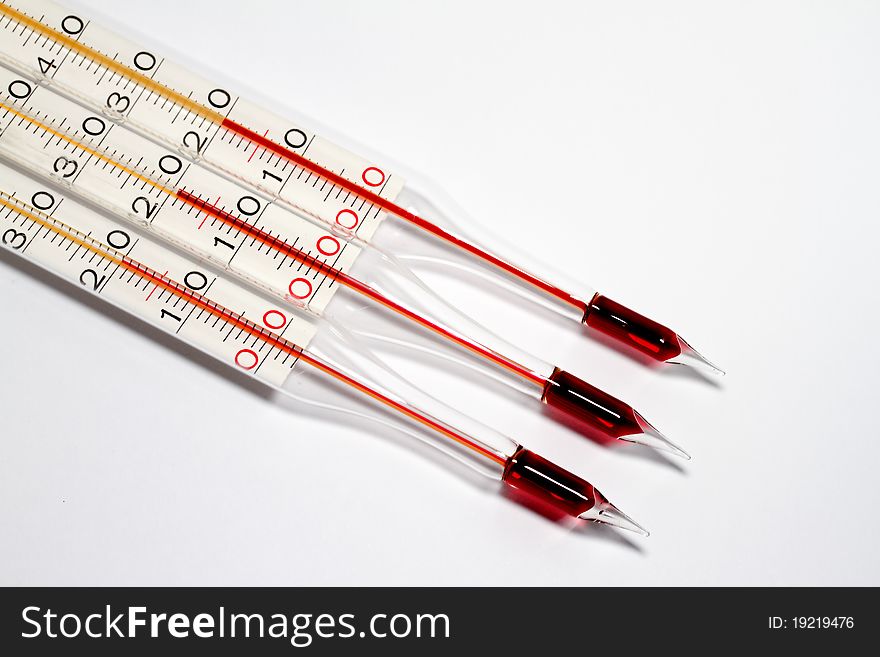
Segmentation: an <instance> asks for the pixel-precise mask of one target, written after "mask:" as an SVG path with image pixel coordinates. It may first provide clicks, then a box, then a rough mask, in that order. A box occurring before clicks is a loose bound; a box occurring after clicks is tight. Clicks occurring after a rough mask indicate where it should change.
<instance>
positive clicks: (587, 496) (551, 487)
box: [502, 447, 648, 536]
mask: <svg viewBox="0 0 880 657" xmlns="http://www.w3.org/2000/svg"><path fill="white" fill-rule="evenodd" d="M502 481H504V483H506V484H507V485H508V486H510V487H512V488H515V489H516V490H517V491H519V492H521V493H523V494H524V495H526V496H528V497H530V498H532V499H534V500H536V501H537V502H539V503H541V504H544V505H546V506H548V507H551V508H553V509H554V510H556V511H560V512H562V513H565V514H567V515H569V516H574V517H575V518H581V519H583V520H592V521H595V522H601V523H605V524H608V525H613V526H615V527H620V528H621V529H628V530H630V531H634V532H637V533H639V534H642V535H644V536H647V535H648V532H647V531H645V529H644V527H642V526H641V525H639V524H638V523H637V522H635V521H634V520H633V519H632V518H630V517H629V516H627V515H626V514H625V513H623V512H622V511H621V510H620V509H618V508H617V507H616V506H614V505H613V504H612V503H611V502H609V501H608V499H607V498H606V497H605V496H604V495H602V493H600V492H599V491H598V490H596V488H595V487H594V486H593V484H591V483H590V482H588V481H585V480H583V479H581V478H580V477H578V476H577V475H576V474H573V473H571V472H569V471H568V470H566V469H565V468H561V467H559V466H558V465H556V464H555V463H551V462H550V461H548V460H547V459H545V458H544V457H542V456H538V455H537V454H535V453H534V452H531V451H529V450H527V449H526V448H525V447H519V449H517V450H516V453H514V455H513V456H511V457H510V458H509V459H508V460H507V465H506V466H505V467H504V474H503V475H502Z"/></svg>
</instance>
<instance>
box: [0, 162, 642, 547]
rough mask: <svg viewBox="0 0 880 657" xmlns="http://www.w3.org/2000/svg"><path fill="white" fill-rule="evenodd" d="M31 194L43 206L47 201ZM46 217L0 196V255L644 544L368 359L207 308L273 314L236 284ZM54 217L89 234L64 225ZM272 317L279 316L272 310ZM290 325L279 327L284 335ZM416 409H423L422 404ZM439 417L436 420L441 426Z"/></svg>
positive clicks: (531, 463) (538, 463)
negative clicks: (313, 385)
mask: <svg viewBox="0 0 880 657" xmlns="http://www.w3.org/2000/svg"><path fill="white" fill-rule="evenodd" d="M12 179H17V180H18V182H19V185H18V187H19V189H20V190H21V189H24V190H26V191H25V195H27V191H30V189H32V188H33V185H32V184H31V185H30V188H28V187H29V182H28V181H27V180H26V179H23V178H22V177H20V176H18V175H17V174H15V172H12V173H10V174H9V175H8V176H7V180H12ZM39 191H42V193H43V194H47V195H49V196H52V194H51V192H48V191H45V190H39ZM19 193H21V192H19ZM37 195H38V192H34V193H33V194H31V195H30V196H31V200H33V199H34V198H35V197H37ZM55 209H56V210H58V211H59V212H58V214H59V217H55V216H50V215H48V214H45V213H44V212H42V211H41V210H40V209H38V208H37V207H35V206H33V205H30V204H28V203H26V202H24V201H22V200H21V199H20V198H19V197H18V196H16V193H15V192H9V191H6V190H3V192H2V193H0V232H2V234H3V235H4V239H3V240H2V243H3V245H4V248H7V249H9V250H11V251H12V252H13V253H15V254H17V255H19V256H21V257H23V258H25V259H26V260H29V261H31V262H33V263H35V264H37V265H38V266H40V267H42V268H44V269H46V270H48V271H50V272H52V273H54V274H56V275H58V276H60V277H61V278H63V279H65V280H67V281H69V282H71V283H73V284H75V285H79V286H82V287H84V288H85V289H86V290H87V291H89V292H91V293H92V294H95V295H98V296H100V297H101V298H103V299H105V300H106V301H108V302H109V303H111V304H113V305H115V306H117V307H119V308H120V309H122V310H124V311H126V312H127V313H129V314H131V315H133V316H135V317H138V318H140V319H142V320H144V321H147V322H149V323H150V324H152V325H154V326H158V327H159V328H161V329H162V330H164V331H166V332H168V333H169V334H171V335H173V336H174V337H176V338H177V339H180V340H183V341H185V342H187V343H188V344H191V345H192V346H194V347H196V348H198V349H199V350H201V351H203V352H205V353H208V354H210V355H211V356H213V357H215V358H217V359H219V360H221V361H222V362H224V363H225V364H227V365H230V366H232V367H235V368H236V369H238V370H239V371H242V372H245V373H247V374H250V375H251V376H253V377H254V378H256V379H258V380H260V381H262V382H263V383H265V384H267V385H270V386H272V387H273V388H275V389H277V390H279V391H282V392H283V393H285V394H289V395H292V393H290V392H289V391H288V390H286V388H285V384H286V382H287V380H288V379H289V378H290V374H291V372H293V371H294V370H295V368H298V367H305V368H308V369H309V371H312V372H316V373H319V374H320V375H321V376H322V377H325V378H327V379H329V380H332V382H333V383H334V384H336V385H338V386H341V387H342V388H344V389H345V390H346V391H347V392H348V393H349V394H352V395H355V396H357V397H359V398H360V399H362V400H366V401H368V402H369V403H371V404H374V405H377V406H378V407H380V408H381V409H383V410H385V411H386V412H390V413H391V414H392V416H393V417H394V418H395V421H396V422H397V423H398V424H399V425H403V426H404V430H406V431H407V432H408V433H409V434H410V435H416V436H417V437H419V438H422V439H423V440H428V442H430V443H431V444H434V445H435V446H438V447H440V448H441V449H443V450H444V451H446V452H447V453H451V454H453V455H455V456H457V457H458V458H459V459H460V460H461V461H463V462H464V463H467V464H468V465H471V467H474V468H475V469H476V470H477V471H479V472H482V473H483V474H488V475H490V476H493V477H494V478H496V479H500V480H501V481H503V482H504V483H506V484H508V485H509V486H512V487H514V488H517V489H519V490H522V491H524V492H526V493H527V494H529V495H531V496H533V497H535V498H537V499H539V500H540V501H541V502H542V503H544V504H549V505H552V506H554V507H555V508H557V509H558V510H560V511H561V512H564V513H566V514H568V515H570V516H573V517H577V518H581V519H585V520H594V521H598V522H604V523H607V524H611V525H615V526H618V527H623V528H626V529H631V530H633V531H637V532H639V533H644V534H646V532H644V530H643V529H642V528H641V527H640V526H639V525H637V524H636V523H634V522H633V521H632V520H631V519H630V518H628V517H627V516H625V515H624V514H623V513H622V512H620V511H619V510H618V509H617V508H616V507H615V506H614V505H612V504H611V503H610V502H608V501H607V499H606V498H605V497H604V496H602V495H601V494H600V493H598V491H596V489H595V488H594V487H593V486H592V485H590V484H589V483H588V482H586V481H584V480H582V479H581V478H579V477H577V476H576V475H574V474H572V473H570V472H568V471H566V470H564V469H563V468H560V467H559V466H556V465H555V464H552V463H550V462H549V461H546V460H545V459H543V458H541V457H539V456H538V455H536V454H534V453H532V452H530V451H528V450H527V449H525V448H523V447H522V446H521V445H519V444H518V443H516V442H514V441H511V440H510V439H508V438H506V437H504V436H502V435H501V434H498V433H497V432H495V431H493V430H491V429H489V428H488V427H485V426H483V425H480V424H479V423H477V422H475V421H473V420H471V419H470V418H466V417H464V416H462V415H461V414H459V413H457V412H456V411H453V410H451V409H449V408H448V407H445V406H443V405H442V404H439V403H438V402H436V401H433V402H430V401H429V403H431V406H432V408H431V410H430V411H428V410H423V408H422V407H420V406H419V405H417V404H414V403H412V402H411V401H409V400H408V399H406V398H404V397H402V396H401V395H400V394H399V393H397V392H395V391H393V390H389V389H387V388H386V387H385V386H383V385H382V384H381V383H379V382H377V381H376V380H373V379H371V378H370V376H369V373H366V374H365V373H364V365H363V363H364V362H373V359H371V358H367V359H366V360H365V359H363V358H362V357H358V358H355V359H353V360H352V362H351V363H343V362H336V361H334V360H333V359H332V356H330V357H328V356H327V355H323V354H321V353H318V351H320V350H321V347H320V346H319V343H318V336H319V335H320V331H315V330H314V326H308V322H306V324H307V325H306V326H302V325H300V323H299V321H297V322H296V323H297V328H296V330H295V331H294V332H295V333H296V334H298V335H299V338H298V339H299V340H300V341H301V342H305V343H307V342H313V343H314V344H312V345H309V346H304V345H302V344H297V343H296V342H294V341H292V340H291V339H288V338H287V337H284V336H283V335H281V334H279V333H278V332H276V331H277V329H273V328H269V327H270V326H277V324H275V323H274V322H275V317H274V316H273V319H268V317H269V315H270V313H269V312H268V311H267V312H266V313H264V315H263V324H262V325H261V324H258V323H256V322H254V321H251V320H250V319H247V318H246V317H245V314H244V313H243V312H241V311H237V310H233V309H230V308H227V307H226V306H224V305H222V304H221V303H218V302H217V301H216V300H214V299H213V298H212V296H213V295H214V293H213V292H211V290H214V289H217V290H224V292H223V293H222V294H224V296H226V297H227V298H234V299H235V300H236V302H237V303H241V304H243V305H246V306H257V307H269V308H272V305H271V303H270V302H269V301H268V300H265V299H260V298H259V295H256V294H255V293H253V292H251V291H250V290H247V289H244V288H242V287H241V286H239V285H238V284H237V283H235V282H232V281H228V280H225V279H223V277H222V276H216V275H214V274H213V273H211V272H205V271H204V270H203V269H202V268H201V267H202V265H201V263H198V262H195V261H187V260H186V258H185V257H184V256H179V255H177V254H172V253H170V252H169V251H168V249H167V247H162V246H161V245H158V244H156V243H152V242H150V241H149V240H148V239H147V238H143V237H136V236H135V235H134V234H133V233H132V232H131V229H129V228H128V227H127V226H123V225H122V224H116V223H114V222H113V221H111V220H108V219H106V218H104V217H97V216H95V215H94V213H92V212H90V211H88V210H86V209H84V208H82V206H76V205H75V204H73V203H68V204H65V206H64V208H63V213H62V212H61V211H60V207H59V205H55ZM61 215H63V216H64V218H65V219H68V220H70V221H74V222H77V223H79V224H80V226H81V228H87V229H88V230H86V231H83V230H82V229H81V228H76V227H74V226H72V225H69V224H67V223H65V222H64V221H62V219H61V218H60V216H61ZM96 235H102V236H104V237H103V239H102V238H99V237H96ZM117 247H118V248H117ZM71 251H72V252H71ZM135 254H138V257H140V254H143V255H144V256H147V257H150V258H151V262H150V263H147V262H142V261H140V260H138V259H136V257H135ZM171 267H173V268H175V269H177V270H180V271H185V270H190V271H189V273H188V275H187V276H184V277H183V280H182V281H177V280H175V279H173V278H172V277H171V276H170V275H169V271H170V269H169V268H171ZM160 270H164V273H160ZM193 272H199V273H200V274H201V276H202V277H203V278H204V279H205V280H207V279H208V278H209V277H210V278H211V279H213V280H212V283H211V285H210V286H208V285H203V284H202V283H201V281H199V282H194V281H189V282H187V278H188V277H189V276H191V275H192V274H193ZM194 288H198V289H199V290H205V292H204V293H203V292H200V291H197V289H194ZM209 288H210V289H209ZM145 292H146V294H144V293H145ZM275 312H276V313H278V315H281V316H284V313H283V311H281V310H275ZM293 324H294V323H293V322H285V327H286V328H289V327H290V326H293ZM286 328H285V330H286ZM282 332H283V331H282ZM328 351H330V352H332V353H336V354H340V353H342V354H345V348H344V347H343V348H342V349H340V348H339V344H338V343H336V342H335V341H333V340H332V339H331V341H330V344H329V347H328ZM367 367H369V366H367ZM386 380H387V377H386ZM423 399H427V400H430V398H429V397H427V396H424V397H423ZM441 414H442V415H443V416H445V417H440V415H441ZM446 418H450V419H452V418H454V419H455V420H456V421H458V422H460V423H463V424H464V425H465V427H466V428H459V427H458V426H457V425H456V424H453V423H452V422H451V421H448V420H447V419H446Z"/></svg>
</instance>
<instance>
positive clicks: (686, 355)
mask: <svg viewBox="0 0 880 657" xmlns="http://www.w3.org/2000/svg"><path fill="white" fill-rule="evenodd" d="M676 337H677V338H678V342H679V344H680V345H681V353H680V354H678V356H674V357H672V358H670V359H669V360H667V361H666V362H667V363H672V364H674V365H688V366H689V367H693V368H694V369H697V370H702V371H703V372H709V373H711V374H717V375H718V376H724V374H725V372H724V370H722V369H721V368H720V367H718V366H717V365H715V364H714V363H712V362H711V361H710V360H709V359H708V358H706V357H705V356H703V354H701V353H700V352H699V351H697V350H696V349H694V348H693V347H692V346H690V345H689V344H688V343H687V341H686V340H685V339H684V338H682V337H681V336H676Z"/></svg>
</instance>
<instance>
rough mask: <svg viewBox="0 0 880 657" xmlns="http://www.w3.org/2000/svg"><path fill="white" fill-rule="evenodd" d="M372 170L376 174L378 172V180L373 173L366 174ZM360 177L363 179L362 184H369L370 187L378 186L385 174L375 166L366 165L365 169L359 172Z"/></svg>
mask: <svg viewBox="0 0 880 657" xmlns="http://www.w3.org/2000/svg"><path fill="white" fill-rule="evenodd" d="M372 171H375V172H376V173H377V174H379V180H376V176H375V175H372V176H368V174H369V173H370V172H372ZM361 178H362V179H363V181H364V184H365V185H369V186H370V187H378V186H379V185H381V184H382V183H383V182H385V174H384V173H383V171H382V169H378V168H376V167H367V168H366V169H364V172H363V174H361Z"/></svg>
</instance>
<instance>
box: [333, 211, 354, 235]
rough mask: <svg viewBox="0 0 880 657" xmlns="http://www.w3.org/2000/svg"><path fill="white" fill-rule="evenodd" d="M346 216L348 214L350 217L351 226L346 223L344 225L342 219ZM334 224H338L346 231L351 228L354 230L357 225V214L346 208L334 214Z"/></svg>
mask: <svg viewBox="0 0 880 657" xmlns="http://www.w3.org/2000/svg"><path fill="white" fill-rule="evenodd" d="M347 214H350V215H351V216H352V224H351V226H349V225H348V224H347V223H345V222H344V221H343V219H342V218H343V217H344V216H345V215H347ZM336 223H337V224H339V225H340V226H342V227H343V228H347V229H348V230H351V229H352V228H354V227H355V226H357V225H358V216H357V212H355V211H354V210H349V209H348V208H346V209H345V210H340V211H339V212H337V213H336Z"/></svg>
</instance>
